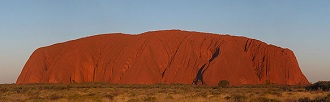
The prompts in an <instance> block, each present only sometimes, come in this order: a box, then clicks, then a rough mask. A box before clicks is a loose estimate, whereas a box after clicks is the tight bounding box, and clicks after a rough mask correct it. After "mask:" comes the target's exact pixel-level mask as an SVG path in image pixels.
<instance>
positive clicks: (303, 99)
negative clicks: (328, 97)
mask: <svg viewBox="0 0 330 102" xmlns="http://www.w3.org/2000/svg"><path fill="white" fill-rule="evenodd" d="M310 101H311V99H309V98H308V97H304V98H299V99H298V102H310Z"/></svg>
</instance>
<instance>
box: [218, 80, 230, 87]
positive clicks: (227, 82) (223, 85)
mask: <svg viewBox="0 0 330 102" xmlns="http://www.w3.org/2000/svg"><path fill="white" fill-rule="evenodd" d="M218 86H219V87H228V86H229V81H228V80H221V81H219V83H218Z"/></svg>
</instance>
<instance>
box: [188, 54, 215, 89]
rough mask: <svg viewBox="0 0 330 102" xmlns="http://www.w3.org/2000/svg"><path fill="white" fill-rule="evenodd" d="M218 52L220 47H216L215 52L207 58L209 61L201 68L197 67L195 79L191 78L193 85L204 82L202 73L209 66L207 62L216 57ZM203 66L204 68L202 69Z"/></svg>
mask: <svg viewBox="0 0 330 102" xmlns="http://www.w3.org/2000/svg"><path fill="white" fill-rule="evenodd" d="M219 54H220V48H216V50H215V52H214V53H213V55H212V57H211V59H210V60H209V62H207V63H205V64H204V65H203V66H202V67H201V68H199V70H198V72H197V74H196V77H195V79H194V80H193V84H195V85H199V84H202V85H203V84H205V82H204V80H203V74H204V72H205V71H206V69H207V68H208V67H209V64H210V63H211V62H212V61H213V60H214V59H215V58H216V57H218V56H219ZM204 68H205V70H204Z"/></svg>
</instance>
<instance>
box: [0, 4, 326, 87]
mask: <svg viewBox="0 0 330 102" xmlns="http://www.w3.org/2000/svg"><path fill="white" fill-rule="evenodd" d="M329 5H330V0H118V1H112V0H1V1H0V83H14V82H15V81H16V79H17V77H18V75H19V74H20V71H21V70H22V68H23V66H24V64H25V62H26V61H27V60H28V58H29V56H30V55H31V53H32V52H33V51H34V50H35V49H36V48H38V47H42V46H47V45H51V44H54V43H58V42H63V41H68V40H72V39H77V38H81V37H85V36H91V35H95V34H100V33H113V32H122V33H131V34H137V33H142V32H146V31H150V30H164V29H182V30H191V31H201V32H210V33H221V34H224V33H226V34H231V35H238V36H246V37H250V38H255V39H259V40H262V41H264V42H267V43H269V44H274V45H277V46H281V47H285V48H290V49H292V50H293V51H294V52H295V54H296V57H297V58H298V61H299V64H300V67H301V69H302V71H303V73H304V74H305V76H306V77H307V78H308V79H309V81H311V82H315V81H318V80H330V45H329V44H330V6H329Z"/></svg>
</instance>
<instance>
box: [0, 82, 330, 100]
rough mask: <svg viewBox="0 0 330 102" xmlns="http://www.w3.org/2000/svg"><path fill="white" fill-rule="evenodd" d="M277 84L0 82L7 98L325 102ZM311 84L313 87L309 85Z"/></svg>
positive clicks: (310, 91)
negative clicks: (20, 83) (16, 83)
mask: <svg viewBox="0 0 330 102" xmlns="http://www.w3.org/2000/svg"><path fill="white" fill-rule="evenodd" d="M220 83H221V84H220ZM326 83H329V82H323V84H319V83H315V84H312V85H310V86H307V87H302V86H279V85H244V86H226V85H229V83H227V82H226V81H222V82H219V85H224V86H215V87H211V86H203V85H183V84H172V85H164V84H154V85H120V84H107V83H83V84H29V85H15V84H2V85H0V100H1V101H6V102H7V101H8V102H20V101H21V102H26V101H27V102H44V101H52V102H90V101H92V102H93V101H94V102H155V101H161V102H176V101H186V102H190V101H198V102H312V101H313V102H327V101H330V92H329V90H323V89H322V88H317V90H314V87H315V86H317V85H328V84H326ZM310 87H313V88H310Z"/></svg>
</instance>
